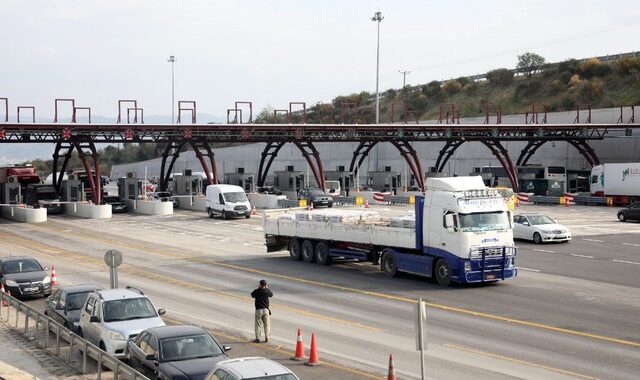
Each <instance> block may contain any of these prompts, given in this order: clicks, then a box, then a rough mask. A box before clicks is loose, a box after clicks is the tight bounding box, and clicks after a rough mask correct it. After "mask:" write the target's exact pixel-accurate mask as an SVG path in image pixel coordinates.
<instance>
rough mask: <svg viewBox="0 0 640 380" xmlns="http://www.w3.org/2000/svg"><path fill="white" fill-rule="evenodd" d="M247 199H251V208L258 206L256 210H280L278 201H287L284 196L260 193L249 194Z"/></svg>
mask: <svg viewBox="0 0 640 380" xmlns="http://www.w3.org/2000/svg"><path fill="white" fill-rule="evenodd" d="M247 198H249V202H251V206H256V208H260V209H273V208H278V207H279V206H278V199H287V198H286V196H284V195H275V194H258V193H249V194H247Z"/></svg>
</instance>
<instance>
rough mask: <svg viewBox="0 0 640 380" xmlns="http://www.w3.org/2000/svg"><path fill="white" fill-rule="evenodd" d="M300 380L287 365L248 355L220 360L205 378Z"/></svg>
mask: <svg viewBox="0 0 640 380" xmlns="http://www.w3.org/2000/svg"><path fill="white" fill-rule="evenodd" d="M243 379H252V380H271V379H277V380H299V379H298V377H297V376H296V375H295V374H294V373H293V372H291V371H290V370H289V369H288V368H287V367H285V366H283V365H282V364H280V363H278V362H274V361H273V360H269V359H265V358H259V357H248V358H237V359H229V360H223V361H221V362H218V364H216V366H215V367H213V369H212V370H211V372H209V374H208V375H207V376H206V377H205V380H243Z"/></svg>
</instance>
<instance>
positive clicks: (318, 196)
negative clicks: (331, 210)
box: [298, 187, 333, 208]
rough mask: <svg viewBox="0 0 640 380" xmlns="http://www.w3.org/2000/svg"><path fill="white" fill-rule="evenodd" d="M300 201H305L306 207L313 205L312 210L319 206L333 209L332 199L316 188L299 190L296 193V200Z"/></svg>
mask: <svg viewBox="0 0 640 380" xmlns="http://www.w3.org/2000/svg"><path fill="white" fill-rule="evenodd" d="M300 199H304V200H306V201H307V205H313V208H316V207H320V206H327V207H333V198H332V197H330V196H328V195H327V194H326V193H325V192H324V191H322V190H320V189H318V188H313V187H312V188H307V189H302V190H300V191H299V192H298V200H300Z"/></svg>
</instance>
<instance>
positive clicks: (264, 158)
mask: <svg viewBox="0 0 640 380" xmlns="http://www.w3.org/2000/svg"><path fill="white" fill-rule="evenodd" d="M284 144H285V143H284V142H281V141H278V142H276V141H270V142H268V143H267V146H265V147H264V150H263V151H262V154H261V155H260V167H259V168H258V187H262V186H264V184H265V183H266V182H267V174H268V173H269V168H271V164H272V163H273V160H274V159H275V158H276V156H277V155H278V152H279V151H280V149H281V148H282V147H283V146H284ZM265 162H266V165H265Z"/></svg>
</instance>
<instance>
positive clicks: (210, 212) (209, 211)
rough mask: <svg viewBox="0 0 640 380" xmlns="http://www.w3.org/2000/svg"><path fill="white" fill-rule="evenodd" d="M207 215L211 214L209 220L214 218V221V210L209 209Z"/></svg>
mask: <svg viewBox="0 0 640 380" xmlns="http://www.w3.org/2000/svg"><path fill="white" fill-rule="evenodd" d="M207 213H208V214H209V218H212V219H213V210H212V209H210V208H208V209H207Z"/></svg>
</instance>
